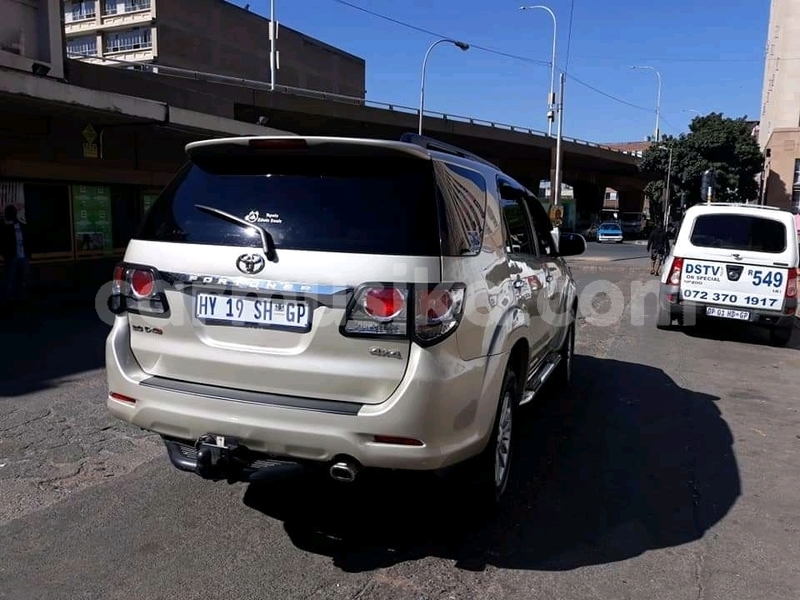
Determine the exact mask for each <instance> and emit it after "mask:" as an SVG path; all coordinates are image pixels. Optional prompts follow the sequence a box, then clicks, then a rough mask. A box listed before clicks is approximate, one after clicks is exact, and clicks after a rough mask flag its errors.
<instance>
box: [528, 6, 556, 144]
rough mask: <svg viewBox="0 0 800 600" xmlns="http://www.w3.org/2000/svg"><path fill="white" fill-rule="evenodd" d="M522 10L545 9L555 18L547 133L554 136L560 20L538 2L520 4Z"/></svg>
mask: <svg viewBox="0 0 800 600" xmlns="http://www.w3.org/2000/svg"><path fill="white" fill-rule="evenodd" d="M519 9H520V10H536V9H539V10H543V11H545V12H547V13H548V14H549V15H550V17H551V18H552V19H553V52H552V56H551V58H550V96H549V97H548V99H547V135H548V136H550V137H552V135H553V120H554V119H555V108H556V90H555V87H556V49H557V47H558V46H557V42H558V37H557V34H558V21H557V20H556V14H555V13H554V12H553V11H552V10H551V9H550V8H548V7H547V6H543V5H541V4H537V5H535V6H520V7H519Z"/></svg>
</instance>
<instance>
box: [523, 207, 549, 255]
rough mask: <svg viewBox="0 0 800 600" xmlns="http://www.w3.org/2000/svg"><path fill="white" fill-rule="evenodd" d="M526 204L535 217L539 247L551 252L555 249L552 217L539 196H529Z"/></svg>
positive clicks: (543, 250) (534, 224)
mask: <svg viewBox="0 0 800 600" xmlns="http://www.w3.org/2000/svg"><path fill="white" fill-rule="evenodd" d="M526 204H527V206H528V210H530V212H531V216H532V217H533V227H534V230H535V232H536V241H537V243H538V245H539V249H540V250H541V251H542V253H543V254H550V251H551V250H552V249H553V236H552V234H551V232H552V230H553V225H552V223H551V222H550V217H548V216H547V212H546V211H545V209H544V206H542V203H541V202H539V200H538V198H535V197H534V196H529V197H528V198H527V202H526Z"/></svg>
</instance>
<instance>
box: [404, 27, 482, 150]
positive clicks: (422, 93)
mask: <svg viewBox="0 0 800 600" xmlns="http://www.w3.org/2000/svg"><path fill="white" fill-rule="evenodd" d="M439 44H453V45H454V46H455V47H456V48H459V49H460V50H463V51H464V52H466V51H467V50H469V44H467V43H466V42H460V41H458V40H451V39H449V38H443V39H441V40H436V41H435V42H433V43H432V44H431V45H430V46H429V47H428V51H427V52H425V58H423V59H422V83H421V85H420V91H419V127H418V128H417V133H419V135H422V116H423V114H424V112H425V72H426V70H427V68H428V57H429V56H430V55H431V51H432V50H433V49H434V48H435V47H436V46H438V45H439Z"/></svg>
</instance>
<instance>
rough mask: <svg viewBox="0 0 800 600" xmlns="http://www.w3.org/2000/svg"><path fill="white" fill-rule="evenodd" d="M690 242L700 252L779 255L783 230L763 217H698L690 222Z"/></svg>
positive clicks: (783, 246)
mask: <svg viewBox="0 0 800 600" xmlns="http://www.w3.org/2000/svg"><path fill="white" fill-rule="evenodd" d="M691 242H692V245H693V246H699V247H701V248H721V249H724V250H746V251H747V250H749V251H752V252H768V253H770V254H779V253H781V252H783V251H784V250H786V226H785V225H784V224H783V223H781V222H780V221H776V220H775V219H769V218H765V217H757V216H748V215H701V216H699V217H697V219H696V220H695V222H694V227H693V228H692V236H691Z"/></svg>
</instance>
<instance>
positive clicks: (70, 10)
mask: <svg viewBox="0 0 800 600" xmlns="http://www.w3.org/2000/svg"><path fill="white" fill-rule="evenodd" d="M96 15H97V10H96V8H95V0H77V1H75V2H72V3H70V4H67V5H66V6H65V7H64V20H65V21H66V22H67V23H73V22H75V21H85V20H86V19H94V18H95V16H96Z"/></svg>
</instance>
